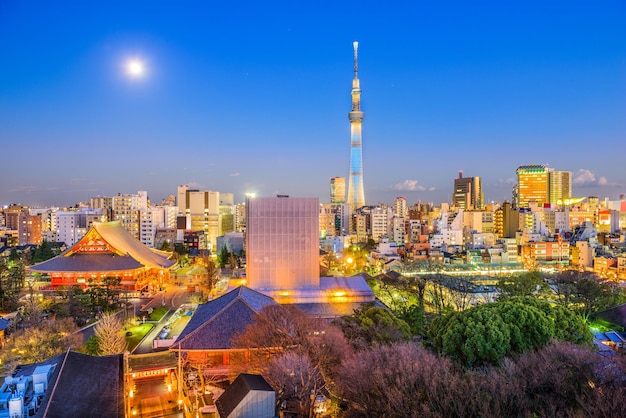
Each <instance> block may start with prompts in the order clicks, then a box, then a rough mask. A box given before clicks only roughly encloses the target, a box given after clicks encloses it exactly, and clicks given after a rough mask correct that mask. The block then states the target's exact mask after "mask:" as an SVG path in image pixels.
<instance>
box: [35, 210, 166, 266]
mask: <svg viewBox="0 0 626 418" xmlns="http://www.w3.org/2000/svg"><path fill="white" fill-rule="evenodd" d="M170 255H171V253H169V252H166V251H159V250H156V249H154V248H149V247H147V246H145V245H144V244H142V243H141V242H140V241H139V240H137V239H136V238H135V237H133V236H132V235H130V234H129V233H128V231H126V230H125V229H124V228H123V227H122V225H121V223H120V222H119V221H113V222H94V223H93V225H92V227H91V229H90V230H89V231H88V232H87V233H86V234H85V236H84V237H83V238H81V239H80V240H79V241H78V242H77V243H76V244H74V246H72V247H71V248H70V249H68V250H67V251H65V252H64V253H63V254H61V255H59V256H56V257H54V258H51V259H50V260H47V261H44V262H41V263H38V264H35V265H33V266H30V267H28V270H29V271H36V272H42V273H44V272H53V271H117V270H134V269H139V268H143V267H148V268H169V267H172V266H173V265H174V264H176V262H175V261H173V260H169V259H168V257H169V256H170Z"/></svg>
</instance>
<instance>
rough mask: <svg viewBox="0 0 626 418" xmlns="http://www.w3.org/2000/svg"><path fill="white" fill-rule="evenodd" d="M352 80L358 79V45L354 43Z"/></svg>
mask: <svg viewBox="0 0 626 418" xmlns="http://www.w3.org/2000/svg"><path fill="white" fill-rule="evenodd" d="M352 45H353V46H354V78H359V43H358V42H356V41H354V42H353V43H352Z"/></svg>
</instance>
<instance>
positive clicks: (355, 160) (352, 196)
mask: <svg viewBox="0 0 626 418" xmlns="http://www.w3.org/2000/svg"><path fill="white" fill-rule="evenodd" d="M353 45H354V80H352V111H351V112H350V113H348V117H349V118H350V179H349V182H348V199H347V203H348V204H349V205H350V210H355V209H358V208H360V207H362V206H365V192H364V191H363V149H362V144H363V140H362V137H361V125H362V123H363V112H362V111H361V84H360V82H359V43H358V42H354V43H353Z"/></svg>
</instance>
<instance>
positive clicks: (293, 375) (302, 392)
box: [265, 352, 326, 418]
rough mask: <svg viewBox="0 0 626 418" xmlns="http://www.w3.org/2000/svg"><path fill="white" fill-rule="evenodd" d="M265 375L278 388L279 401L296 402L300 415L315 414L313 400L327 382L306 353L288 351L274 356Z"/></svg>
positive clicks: (277, 398)
mask: <svg viewBox="0 0 626 418" xmlns="http://www.w3.org/2000/svg"><path fill="white" fill-rule="evenodd" d="M265 376H266V377H267V378H268V380H269V382H270V384H271V385H272V387H273V388H274V389H275V390H276V401H277V402H281V401H285V402H288V403H290V402H295V403H296V405H297V413H298V416H299V417H311V418H312V417H314V416H315V414H314V413H313V401H314V400H315V396H316V395H317V394H319V393H320V392H321V391H322V390H323V389H324V387H325V385H326V384H325V381H324V378H323V376H322V374H321V372H320V370H319V369H318V368H316V367H315V366H314V365H313V364H312V363H311V361H310V360H309V358H308V356H307V355H306V354H303V353H296V352H288V353H284V354H282V355H281V356H278V357H276V358H274V359H273V360H272V362H271V366H270V367H269V368H268V369H267V370H266V373H265Z"/></svg>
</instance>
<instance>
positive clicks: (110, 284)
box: [85, 276, 121, 311]
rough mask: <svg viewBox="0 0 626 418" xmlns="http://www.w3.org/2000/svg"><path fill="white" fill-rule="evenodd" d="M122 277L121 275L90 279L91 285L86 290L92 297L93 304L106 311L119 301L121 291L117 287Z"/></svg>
mask: <svg viewBox="0 0 626 418" xmlns="http://www.w3.org/2000/svg"><path fill="white" fill-rule="evenodd" d="M120 282H121V279H120V278H119V277H110V276H109V277H105V278H104V279H102V280H96V279H89V287H88V288H87V290H86V291H85V293H87V294H88V295H89V298H90V299H91V304H92V305H93V306H94V307H95V306H97V307H99V308H100V309H101V310H102V311H106V310H108V309H110V308H112V307H114V306H115V305H117V303H118V301H119V291H118V290H117V288H118V287H119V284H120Z"/></svg>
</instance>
